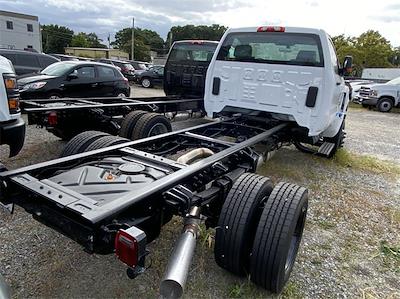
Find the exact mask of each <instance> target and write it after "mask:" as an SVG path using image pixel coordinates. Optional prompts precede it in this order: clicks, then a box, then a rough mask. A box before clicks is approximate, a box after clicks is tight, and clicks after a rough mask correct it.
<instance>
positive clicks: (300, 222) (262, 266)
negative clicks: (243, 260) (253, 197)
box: [250, 183, 308, 293]
mask: <svg viewBox="0 0 400 299" xmlns="http://www.w3.org/2000/svg"><path fill="white" fill-rule="evenodd" d="M307 208H308V192H307V190H306V189H305V188H303V187H299V186H297V185H294V184H287V183H279V184H278V185H277V186H276V187H275V188H274V190H273V191H272V193H271V195H270V196H269V198H268V200H267V201H266V204H265V206H264V209H263V211H262V214H261V218H260V222H259V223H258V227H257V231H256V235H255V238H254V243H253V250H252V253H251V261H250V279H251V281H253V282H254V283H255V284H257V285H259V286H262V287H263V288H265V289H267V290H269V291H271V292H274V293H279V292H281V291H282V289H283V287H284V286H285V283H286V282H287V281H288V279H289V276H290V273H291V272H292V269H293V265H294V262H295V259H296V255H297V251H298V249H299V245H300V242H301V238H302V235H303V229H304V223H305V219H306V215H307Z"/></svg>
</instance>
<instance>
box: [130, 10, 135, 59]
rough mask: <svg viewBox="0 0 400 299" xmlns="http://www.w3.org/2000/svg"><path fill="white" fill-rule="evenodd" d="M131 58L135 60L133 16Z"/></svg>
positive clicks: (133, 22)
mask: <svg viewBox="0 0 400 299" xmlns="http://www.w3.org/2000/svg"><path fill="white" fill-rule="evenodd" d="M131 59H132V60H135V18H132V51H131Z"/></svg>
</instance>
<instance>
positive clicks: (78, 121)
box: [21, 96, 204, 140]
mask: <svg viewBox="0 0 400 299" xmlns="http://www.w3.org/2000/svg"><path fill="white" fill-rule="evenodd" d="M21 106H22V109H23V113H26V114H27V115H28V121H29V124H30V125H37V126H41V127H45V128H46V129H47V130H48V131H49V132H51V133H53V134H54V135H56V136H58V137H60V138H62V139H65V140H68V139H70V138H72V137H73V136H75V135H77V134H79V133H81V132H84V131H87V130H100V131H103V132H107V133H109V134H112V135H118V133H119V129H120V125H121V122H122V121H123V119H124V117H125V116H126V115H128V114H129V113H130V112H132V111H137V110H140V111H147V112H156V113H160V114H166V113H169V117H170V118H171V119H174V118H175V116H176V115H177V114H180V113H188V115H189V116H190V117H192V116H201V115H203V114H204V112H203V111H204V107H203V106H204V104H203V99H202V98H181V97H179V96H168V97H151V98H115V97H112V98H107V97H104V98H86V99H74V98H65V99H37V100H23V101H21ZM82 120H85V121H82Z"/></svg>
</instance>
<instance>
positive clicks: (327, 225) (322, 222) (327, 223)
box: [317, 220, 336, 230]
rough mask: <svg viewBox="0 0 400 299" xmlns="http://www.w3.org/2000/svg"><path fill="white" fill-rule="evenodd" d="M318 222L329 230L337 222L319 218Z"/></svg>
mask: <svg viewBox="0 0 400 299" xmlns="http://www.w3.org/2000/svg"><path fill="white" fill-rule="evenodd" d="M317 224H318V226H320V227H321V228H322V229H324V230H329V229H332V228H335V227H336V224H335V223H332V222H330V221H327V220H319V221H317Z"/></svg>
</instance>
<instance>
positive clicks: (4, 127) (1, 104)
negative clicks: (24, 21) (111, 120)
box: [0, 56, 25, 298]
mask: <svg viewBox="0 0 400 299" xmlns="http://www.w3.org/2000/svg"><path fill="white" fill-rule="evenodd" d="M24 140H25V122H24V120H23V119H22V118H21V110H20V108H19V92H18V86H17V80H16V75H15V73H14V68H13V65H12V64H11V61H10V60H8V59H7V58H5V57H2V56H0V144H7V145H9V147H10V156H15V155H16V154H18V153H19V151H20V150H21V149H22V146H23V145H24ZM1 288H2V282H1V275H0V298H3V297H2V296H1V294H2V291H1Z"/></svg>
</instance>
